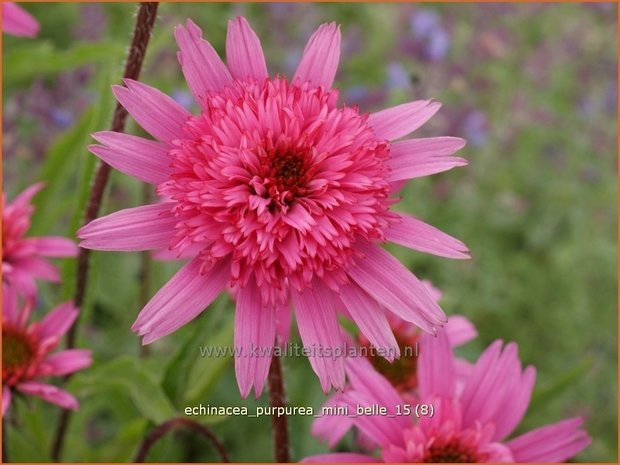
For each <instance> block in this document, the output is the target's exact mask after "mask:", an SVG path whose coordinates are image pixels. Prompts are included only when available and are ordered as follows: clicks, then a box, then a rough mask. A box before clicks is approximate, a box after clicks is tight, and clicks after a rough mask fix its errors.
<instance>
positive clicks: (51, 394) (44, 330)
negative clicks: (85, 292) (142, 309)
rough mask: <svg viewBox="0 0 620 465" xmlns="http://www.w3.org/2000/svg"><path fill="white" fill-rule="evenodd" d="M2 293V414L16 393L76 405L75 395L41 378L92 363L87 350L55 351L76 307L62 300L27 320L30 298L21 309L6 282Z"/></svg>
mask: <svg viewBox="0 0 620 465" xmlns="http://www.w3.org/2000/svg"><path fill="white" fill-rule="evenodd" d="M2 294H3V295H2V303H3V305H2V414H3V415H4V413H5V412H6V410H7V408H8V407H9V403H10V402H11V397H12V396H13V395H14V394H15V393H19V394H27V395H33V396H37V397H40V398H42V399H43V400H45V401H47V402H51V403H52V404H56V405H59V406H60V407H63V408H66V409H73V410H75V409H77V408H78V402H77V400H76V399H75V397H73V396H72V395H71V394H69V393H68V392H66V391H64V390H62V389H60V388H58V387H56V386H54V385H52V384H48V383H45V382H42V381H41V380H40V378H46V377H48V376H63V375H68V374H70V373H74V372H76V371H78V370H81V369H83V368H86V367H88V366H90V364H91V363H92V360H91V353H90V351H89V350H84V349H69V350H62V351H59V352H54V350H55V349H56V347H57V346H58V344H59V342H60V340H61V339H62V336H63V335H64V334H65V333H66V332H67V330H68V329H69V328H70V327H71V325H72V324H73V322H74V321H75V318H76V317H77V314H78V310H77V309H76V308H75V307H74V306H73V304H71V303H64V304H61V305H59V306H58V307H56V308H55V309H53V310H51V311H50V312H49V313H48V314H47V315H45V317H44V318H43V319H42V320H41V321H39V322H36V323H30V324H28V320H29V317H30V310H31V307H30V304H31V301H27V302H26V305H25V306H24V307H23V308H21V309H20V308H19V305H18V297H17V294H16V293H15V290H14V289H12V288H10V287H8V286H5V287H4V289H3V293H2Z"/></svg>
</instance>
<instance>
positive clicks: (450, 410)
mask: <svg viewBox="0 0 620 465" xmlns="http://www.w3.org/2000/svg"><path fill="white" fill-rule="evenodd" d="M347 363H349V361H347ZM351 367H352V370H353V374H352V375H350V376H351V377H352V378H353V379H355V380H356V383H355V384H356V386H355V389H350V390H348V391H346V392H345V394H344V396H343V399H342V401H343V402H346V403H348V404H349V405H351V406H354V405H356V404H360V405H372V404H380V405H384V406H386V407H388V408H389V409H390V411H392V412H394V411H396V409H397V408H398V407H397V406H400V409H401V412H402V411H403V410H402V409H403V407H402V406H403V405H404V404H406V403H410V400H406V399H403V397H402V396H401V395H400V394H399V393H398V391H396V389H394V388H393V387H392V386H391V385H390V384H389V382H388V381H387V380H386V379H385V378H384V377H383V376H381V375H380V374H379V373H377V372H376V371H374V370H373V369H372V368H370V367H369V366H368V365H367V366H366V367H364V366H362V365H361V364H351ZM456 372H457V367H456V363H455V358H454V355H453V354H452V349H451V348H450V343H449V340H448V336H447V334H446V331H439V332H438V333H437V337H436V338H433V337H429V336H428V335H423V336H422V341H421V346H420V359H419V366H418V382H419V386H418V395H417V400H416V402H417V403H419V404H425V405H432V407H433V415H432V416H431V415H430V414H427V415H426V416H423V415H422V416H420V419H419V420H417V421H415V422H414V421H413V419H414V418H415V417H414V416H413V414H412V415H411V416H406V415H403V416H395V417H392V418H390V417H389V416H382V415H362V416H358V417H356V418H353V419H352V421H353V423H354V425H355V426H356V427H357V428H359V430H360V431H361V432H362V433H363V434H364V436H365V437H367V438H371V440H372V442H373V443H374V445H375V448H376V449H377V450H378V452H379V456H378V457H379V458H375V457H369V456H364V455H362V454H345V455H343V456H341V455H340V454H328V455H326V456H315V457H308V458H306V459H305V460H304V461H305V462H325V461H330V462H339V461H340V462H351V461H356V462H357V461H376V462H392V463H393V462H435V463H438V462H440V463H441V462H452V463H465V462H469V463H474V462H561V461H564V460H567V459H569V458H571V457H573V456H574V455H575V454H577V453H579V452H580V451H581V450H583V449H584V448H585V447H586V446H587V445H588V444H589V443H590V438H589V436H588V434H587V433H586V432H585V431H583V430H582V429H580V427H581V425H582V423H583V420H582V419H581V418H572V419H569V420H564V421H560V422H558V423H554V424H551V425H548V426H544V427H542V428H538V429H535V430H533V431H530V432H528V433H525V434H523V435H521V436H518V437H516V438H513V439H509V440H506V438H507V437H508V436H509V435H510V434H511V433H512V432H513V431H514V429H515V428H516V426H517V425H518V424H519V422H520V421H521V419H522V418H523V415H524V414H525V411H526V410H527V406H528V404H529V402H530V396H531V394H532V388H533V387H534V378H535V370H534V368H533V367H531V366H529V367H527V368H526V369H525V370H522V369H521V362H520V361H519V358H518V354H517V345H516V344H514V343H511V344H508V345H506V346H503V344H502V342H501V341H496V342H494V343H493V344H492V345H491V346H490V347H488V348H487V349H486V350H485V351H484V352H483V354H482V355H481V356H480V358H479V359H478V361H477V362H476V363H475V365H474V367H473V369H472V371H471V373H470V375H469V376H468V377H467V379H466V380H465V383H464V386H462V389H458V388H457V384H458V383H457V381H458V380H457V375H456ZM414 408H415V404H414V406H413V407H412V411H413V409H414ZM429 411H430V410H429ZM429 411H427V412H429Z"/></svg>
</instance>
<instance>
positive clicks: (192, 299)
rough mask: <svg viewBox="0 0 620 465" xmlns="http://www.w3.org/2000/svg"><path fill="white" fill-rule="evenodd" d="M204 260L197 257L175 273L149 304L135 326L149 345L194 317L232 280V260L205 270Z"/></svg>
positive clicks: (221, 262)
mask: <svg viewBox="0 0 620 465" xmlns="http://www.w3.org/2000/svg"><path fill="white" fill-rule="evenodd" d="M203 264H204V262H203V260H202V259H200V258H194V259H193V260H192V261H190V262H189V263H188V264H187V265H185V266H184V267H183V268H181V270H179V271H178V272H177V274H175V275H174V276H173V277H172V278H171V279H170V281H168V282H167V283H166V284H165V285H164V286H163V287H162V288H161V289H160V290H159V291H158V292H157V294H155V296H154V297H153V298H152V299H151V300H150V301H149V302H148V303H147V304H146V306H145V307H144V308H143V309H142V311H141V312H140V314H139V315H138V318H137V320H136V321H135V323H134V324H133V326H132V327H131V329H132V330H134V331H136V332H138V334H139V335H140V336H144V339H143V342H142V343H143V344H149V343H151V342H153V341H155V340H157V339H159V338H162V337H164V336H166V335H168V334H170V333H172V332H173V331H176V330H177V329H179V328H180V327H181V326H183V325H184V324H186V323H188V322H189V321H191V320H193V319H194V318H195V317H196V316H198V315H199V314H200V313H202V311H203V310H204V309H205V308H207V307H208V306H209V304H210V303H211V302H213V300H215V298H216V297H217V296H218V295H219V294H220V292H222V290H224V288H225V287H226V285H227V284H228V281H229V279H230V261H229V260H228V259H222V260H220V261H218V262H217V263H216V264H215V265H213V267H212V268H211V269H210V270H209V271H207V272H204V273H201V268H202V266H203Z"/></svg>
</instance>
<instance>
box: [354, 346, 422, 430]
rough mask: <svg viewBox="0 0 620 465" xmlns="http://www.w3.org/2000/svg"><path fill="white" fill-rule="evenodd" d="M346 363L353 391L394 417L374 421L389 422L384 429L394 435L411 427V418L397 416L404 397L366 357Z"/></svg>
mask: <svg viewBox="0 0 620 465" xmlns="http://www.w3.org/2000/svg"><path fill="white" fill-rule="evenodd" d="M345 363H346V371H347V377H348V378H349V382H350V384H351V386H352V388H353V390H354V391H356V392H359V393H362V394H363V395H364V396H366V397H367V398H369V399H373V403H378V404H380V405H382V406H384V407H386V408H387V410H388V413H389V415H394V417H390V416H385V417H383V418H374V419H373V420H375V421H379V422H382V421H387V425H385V426H383V427H382V429H384V430H390V431H391V433H390V434H392V433H394V432H395V431H396V432H398V431H401V430H403V429H405V428H407V427H408V426H410V419H409V418H407V417H406V416H404V415H397V413H398V408H399V406H401V405H402V403H403V400H402V397H401V396H400V394H399V393H398V391H397V390H396V389H395V388H394V387H393V386H392V385H391V384H390V382H389V381H388V380H387V379H386V378H384V377H383V375H381V374H379V373H378V372H377V371H376V370H375V369H374V367H373V366H372V364H371V363H370V361H369V360H368V359H367V358H366V357H355V358H351V357H349V358H347V360H346V362H345ZM371 437H372V436H371Z"/></svg>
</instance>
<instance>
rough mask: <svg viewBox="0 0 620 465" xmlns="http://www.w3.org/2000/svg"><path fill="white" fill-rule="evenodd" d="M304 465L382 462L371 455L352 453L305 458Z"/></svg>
mask: <svg viewBox="0 0 620 465" xmlns="http://www.w3.org/2000/svg"><path fill="white" fill-rule="evenodd" d="M301 462H302V463H377V462H380V460H378V459H376V458H374V457H371V456H370V455H363V454H354V453H352V452H336V453H333V454H321V455H312V456H310V457H306V458H304V459H303V460H302V461H301Z"/></svg>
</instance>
